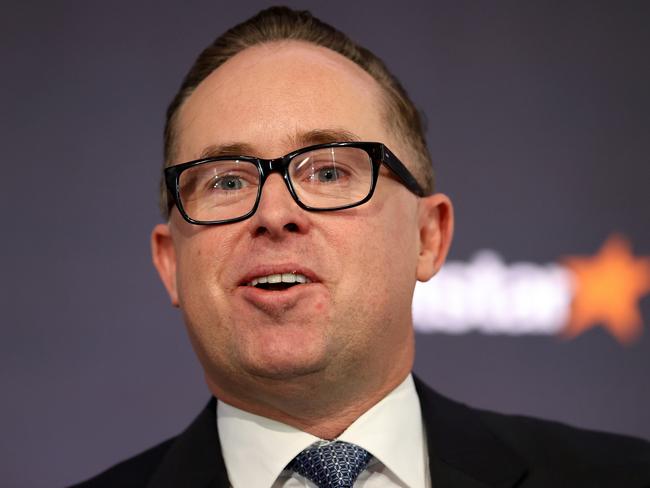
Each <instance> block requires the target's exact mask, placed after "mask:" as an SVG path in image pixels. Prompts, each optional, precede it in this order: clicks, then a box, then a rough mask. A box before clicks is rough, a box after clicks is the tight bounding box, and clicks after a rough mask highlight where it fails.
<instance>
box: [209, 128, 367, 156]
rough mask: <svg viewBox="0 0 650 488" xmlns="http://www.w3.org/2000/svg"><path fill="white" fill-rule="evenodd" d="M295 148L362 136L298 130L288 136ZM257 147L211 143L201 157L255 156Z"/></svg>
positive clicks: (332, 130)
mask: <svg viewBox="0 0 650 488" xmlns="http://www.w3.org/2000/svg"><path fill="white" fill-rule="evenodd" d="M287 140H288V142H289V145H290V146H291V147H293V148H294V149H299V148H301V147H306V146H313V145H316V144H328V143H330V142H358V141H360V140H361V138H360V137H359V136H358V135H356V134H354V133H353V132H350V131H349V130H346V129H314V130H310V131H306V132H298V133H296V134H294V135H293V136H289V137H288V138H287ZM255 153H256V150H255V148H254V147H253V146H252V145H251V144H248V143H245V142H229V143H226V144H210V145H209V146H207V147H206V148H205V149H203V151H201V153H200V154H199V159H206V158H218V157H223V156H255Z"/></svg>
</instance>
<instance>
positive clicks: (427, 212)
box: [417, 193, 454, 281]
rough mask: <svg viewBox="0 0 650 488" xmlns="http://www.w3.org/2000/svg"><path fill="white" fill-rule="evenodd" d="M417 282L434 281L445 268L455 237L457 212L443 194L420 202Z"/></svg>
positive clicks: (437, 194)
mask: <svg viewBox="0 0 650 488" xmlns="http://www.w3.org/2000/svg"><path fill="white" fill-rule="evenodd" d="M418 211H419V216H418V219H419V220H418V223H419V229H420V254H419V256H418V263H417V279H418V280H419V281H428V280H430V279H431V278H432V277H433V276H434V275H435V274H436V273H437V272H438V271H439V270H440V268H441V267H442V264H443V263H444V262H445V258H446V257H447V252H448V251H449V246H450V245H451V238H452V236H453V233H454V209H453V207H452V205H451V200H449V198H448V197H447V196H446V195H443V194H442V193H436V194H434V195H431V196H429V197H425V198H422V199H420V202H419V209H418Z"/></svg>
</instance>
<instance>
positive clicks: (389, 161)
mask: <svg viewBox="0 0 650 488" xmlns="http://www.w3.org/2000/svg"><path fill="white" fill-rule="evenodd" d="M382 161H383V162H384V163H385V164H386V166H388V167H389V168H390V169H391V171H392V172H393V173H395V174H396V175H397V177H398V178H399V179H400V180H402V182H403V183H404V185H405V186H406V188H408V189H409V190H410V191H412V192H413V193H415V194H416V195H417V196H419V197H425V196H427V193H426V192H425V191H424V189H423V188H422V187H421V186H420V184H419V183H418V182H417V180H416V179H415V178H414V177H413V175H412V174H411V172H410V171H409V170H408V169H407V168H406V166H404V164H403V163H402V162H401V161H400V160H399V159H398V158H397V156H395V155H394V154H393V153H392V152H391V150H390V149H388V148H387V147H386V146H383V147H382Z"/></svg>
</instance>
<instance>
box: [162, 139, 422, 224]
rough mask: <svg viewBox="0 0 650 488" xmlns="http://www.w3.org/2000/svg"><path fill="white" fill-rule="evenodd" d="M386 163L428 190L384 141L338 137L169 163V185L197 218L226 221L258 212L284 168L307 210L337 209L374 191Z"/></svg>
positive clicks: (412, 186) (415, 187)
mask: <svg viewBox="0 0 650 488" xmlns="http://www.w3.org/2000/svg"><path fill="white" fill-rule="evenodd" d="M382 163H383V164H385V165H386V166H387V167H388V168H390V170H391V171H392V172H393V173H394V174H395V176H397V178H398V179H399V180H400V182H401V183H402V184H403V185H404V186H405V187H406V188H408V189H409V190H410V191H411V192H413V193H414V194H416V195H418V196H424V195H425V194H426V193H425V191H424V190H423V189H422V187H421V186H420V184H419V183H418V182H417V181H416V179H415V177H414V176H413V175H412V174H411V172H410V171H409V170H408V169H406V166H404V164H403V163H402V162H401V161H400V160H399V159H397V157H396V156H395V155H394V154H393V153H392V152H391V151H390V150H389V149H388V148H387V147H386V146H384V145H383V144H381V143H379V142H333V143H329V144H318V145H315V146H309V147H305V148H302V149H298V150H296V151H293V152H291V153H289V154H287V155H286V156H282V157H280V158H276V159H261V158H255V157H250V156H221V157H214V158H206V159H198V160H196V161H190V162H188V163H183V164H177V165H175V166H169V167H167V168H165V170H164V171H165V183H166V185H167V190H168V191H169V194H170V195H171V197H172V200H173V202H174V203H175V204H176V207H177V208H178V210H179V212H180V213H181V215H182V216H183V218H184V219H185V220H186V221H188V222H189V223H191V224H199V225H209V224H225V223H229V222H237V221H240V220H244V219H247V218H248V217H250V216H251V215H253V214H254V213H255V211H256V210H257V206H258V205H259V202H260V196H261V194H262V187H263V186H264V182H265V181H266V179H267V178H268V177H269V175H270V174H271V173H274V172H277V173H280V174H281V175H282V177H283V179H284V182H285V184H286V185H287V189H288V190H289V193H290V194H291V196H292V197H293V199H294V200H295V201H296V203H297V204H298V205H299V206H300V207H301V208H303V209H305V210H310V211H317V212H322V211H332V210H343V209H346V208H352V207H356V206H358V205H361V204H363V203H365V202H367V201H368V200H370V198H371V197H372V194H373V192H374V191H375V186H376V185H377V178H378V177H379V169H380V167H381V165H382Z"/></svg>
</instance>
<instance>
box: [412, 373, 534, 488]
mask: <svg viewBox="0 0 650 488" xmlns="http://www.w3.org/2000/svg"><path fill="white" fill-rule="evenodd" d="M415 387H416V390H417V392H418V396H419V397H420V405H421V407H422V416H423V418H424V423H425V428H426V431H427V442H428V448H429V469H430V471H431V484H432V485H433V486H454V487H459V488H460V487H462V488H479V487H481V488H487V487H490V488H511V487H514V486H517V484H518V482H519V481H520V480H522V479H523V477H524V475H525V473H526V468H525V466H524V464H523V462H522V461H521V459H520V458H519V457H518V456H517V455H516V454H515V453H514V452H513V451H512V450H510V448H508V447H507V446H506V445H505V444H503V443H502V442H501V441H500V440H499V439H497V437H496V436H495V435H494V434H493V433H492V432H491V431H489V430H488V429H487V428H486V427H485V426H484V425H483V423H482V422H481V420H480V418H479V415H478V413H477V412H476V411H475V410H472V409H471V408H469V407H467V406H465V405H463V404H460V403H456V402H454V401H452V400H449V399H448V398H445V397H443V396H442V395H439V394H438V393H436V392H434V391H433V390H431V389H430V388H429V387H428V386H426V385H425V384H424V383H422V382H421V381H420V380H419V379H418V378H417V377H416V378H415Z"/></svg>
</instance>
